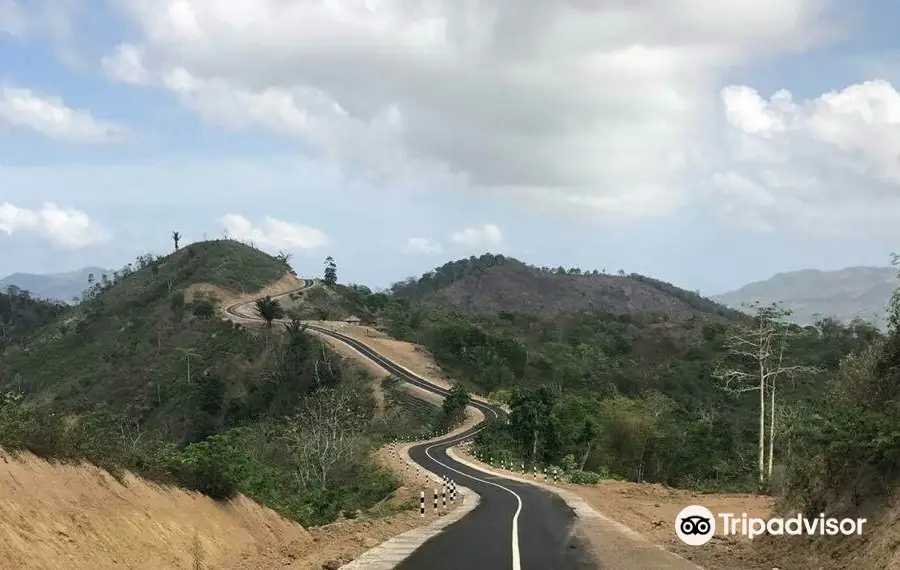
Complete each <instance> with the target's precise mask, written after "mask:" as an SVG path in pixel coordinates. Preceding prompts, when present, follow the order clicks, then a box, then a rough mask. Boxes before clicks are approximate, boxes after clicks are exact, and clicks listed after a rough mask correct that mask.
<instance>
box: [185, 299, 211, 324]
mask: <svg viewBox="0 0 900 570" xmlns="http://www.w3.org/2000/svg"><path fill="white" fill-rule="evenodd" d="M191 313H193V315H194V316H195V317H197V318H198V319H211V318H213V317H214V316H215V314H216V307H215V305H213V303H212V301H210V300H209V299H198V300H197V301H194V303H192V304H191Z"/></svg>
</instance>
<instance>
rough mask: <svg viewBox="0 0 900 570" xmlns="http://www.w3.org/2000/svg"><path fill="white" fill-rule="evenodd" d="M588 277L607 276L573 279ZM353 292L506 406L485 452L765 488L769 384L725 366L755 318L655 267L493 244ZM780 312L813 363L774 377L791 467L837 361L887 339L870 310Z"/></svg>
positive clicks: (638, 475) (782, 454)
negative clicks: (631, 268)
mask: <svg viewBox="0 0 900 570" xmlns="http://www.w3.org/2000/svg"><path fill="white" fill-rule="evenodd" d="M509 268H513V272H512V273H510V271H509ZM498 270H499V271H498ZM579 273H580V275H579ZM511 274H515V275H519V276H524V275H526V274H530V275H531V276H530V277H527V279H530V280H532V281H529V282H541V283H543V282H544V280H546V279H557V280H559V282H558V285H554V287H556V289H554V291H559V290H562V289H565V288H566V287H569V289H568V290H567V291H568V292H567V293H563V295H569V296H570V297H571V298H572V299H575V298H578V299H583V300H580V301H579V302H578V303H574V302H573V303H572V304H568V303H569V301H565V302H560V303H558V304H557V305H556V306H555V307H554V308H553V310H546V307H547V306H546V304H544V305H543V307H544V308H543V309H540V306H541V303H538V302H535V299H536V296H535V295H534V294H533V293H534V291H535V290H536V288H535V287H531V286H528V287H526V286H525V285H522V284H521V282H520V281H516V283H517V285H516V286H515V287H513V286H511V285H510V283H511V277H510V275H511ZM523 279H524V277H523ZM591 279H599V280H601V281H602V282H603V283H604V285H603V286H600V287H597V288H594V289H590V290H585V289H578V283H579V282H580V281H581V280H591ZM495 280H497V281H499V284H497V283H495V282H494V281H495ZM608 283H620V285H617V287H618V289H613V288H610V287H609V286H608V285H607V284H608ZM632 283H639V284H640V285H641V287H647V288H652V290H653V291H654V293H653V295H649V294H646V295H645V294H644V293H641V294H642V295H644V296H643V297H641V300H640V302H637V301H634V300H633V298H631V297H629V296H628V295H627V294H626V295H624V296H623V292H625V293H628V292H634V291H637V290H638V289H636V288H635V286H633V285H631V284H632ZM463 286H464V287H466V288H468V289H467V291H468V293H465V294H462V295H461V294H460V293H459V291H460V288H461V287H463ZM629 287H630V289H629ZM537 288H538V289H539V287H537ZM447 290H452V291H453V292H452V293H450V294H448V293H446V291H447ZM588 291H590V294H588ZM348 293H349V294H351V296H353V298H354V299H355V302H356V304H357V305H358V307H359V313H360V315H361V316H366V317H367V318H368V319H369V320H370V321H371V322H373V323H376V324H378V325H379V326H383V327H384V328H385V329H386V330H387V331H388V332H389V333H390V334H391V335H392V336H394V337H396V338H401V339H405V340H409V341H412V342H418V343H420V344H423V345H424V346H425V347H426V348H427V349H428V350H429V351H431V352H432V353H433V354H434V356H435V357H436V359H437V361H438V362H439V363H440V364H441V366H442V367H444V368H445V369H446V370H447V371H448V372H449V374H450V375H451V376H452V377H454V378H457V379H459V380H460V381H461V382H463V383H465V384H467V385H468V386H470V387H472V388H474V389H476V390H478V391H480V392H484V393H490V394H491V395H492V397H494V398H496V399H499V400H503V401H505V402H507V403H509V404H510V405H511V407H512V409H513V414H512V415H511V421H510V424H509V425H499V424H498V425H495V426H491V427H490V428H489V429H487V430H485V431H484V432H483V436H482V437H481V438H479V442H480V444H479V445H480V451H481V452H482V453H484V454H486V455H490V456H492V457H494V458H495V459H497V460H500V459H505V460H506V461H508V462H511V463H516V464H518V463H527V464H538V465H541V466H544V467H546V466H550V465H557V466H560V465H563V464H566V465H567V466H568V468H569V469H570V470H573V469H574V470H575V471H579V470H583V471H585V472H596V473H605V474H608V475H610V476H616V477H623V478H627V479H631V480H642V481H657V482H663V483H668V484H673V485H679V486H685V487H691V488H701V489H756V488H758V486H759V473H758V470H759V468H758V445H759V443H758V435H759V433H758V426H759V405H758V392H755V393H754V392H748V393H734V391H729V390H727V389H726V388H727V386H725V382H723V380H722V378H719V377H717V370H718V369H719V368H721V367H722V366H725V365H726V364H730V365H731V366H734V367H737V369H749V370H752V365H753V363H752V362H745V361H743V360H745V359H741V358H735V357H734V355H733V354H732V352H733V350H732V349H733V347H734V339H735V335H738V334H741V333H748V331H750V332H752V331H753V327H754V326H755V323H757V322H759V319H753V318H750V317H748V316H746V315H743V314H741V313H738V312H736V311H732V310H729V309H725V308H724V307H722V306H721V305H718V304H716V303H714V302H713V301H710V300H708V299H704V298H702V297H700V296H699V295H697V294H695V293H691V292H688V291H684V290H681V289H678V288H677V287H675V286H673V285H670V284H667V283H664V282H661V281H658V280H655V279H652V278H648V277H644V276H637V275H632V276H625V275H619V276H604V275H602V274H598V275H594V274H593V272H591V274H589V275H584V272H583V271H579V270H577V269H573V270H564V269H562V268H560V269H558V270H555V271H550V270H546V269H543V270H542V269H537V268H532V267H529V266H527V265H525V264H523V263H521V262H519V261H516V260H511V259H509V258H504V257H502V256H492V255H486V256H482V257H481V258H470V259H468V260H460V261H456V262H452V263H448V264H446V265H444V266H442V267H440V268H438V269H436V270H435V271H434V272H432V273H428V274H426V275H424V276H423V277H422V278H421V279H418V280H413V279H409V280H406V281H405V282H403V283H399V284H397V285H395V286H394V287H393V288H392V294H391V295H385V294H383V293H371V292H370V291H368V290H367V289H364V288H360V287H356V288H349V289H348ZM553 294H554V295H555V293H553ZM498 297H499V298H500V299H501V303H500V304H495V300H496V299H497V298H498ZM465 298H469V299H470V300H469V301H466V302H463V303H460V302H458V300H459V299H465ZM498 306H502V307H503V308H501V309H499V310H496V311H493V310H490V308H491V307H493V308H497V307H498ZM566 307H568V308H571V309H572V310H562V309H563V308H566ZM676 308H677V309H676ZM760 309H761V310H763V309H766V308H765V307H761V308H760ZM763 313H765V310H763ZM771 316H772V319H771V320H772V326H773V327H775V328H774V330H775V331H776V333H777V334H778V335H782V336H783V337H784V338H785V339H789V342H787V343H786V348H787V350H786V352H785V354H784V356H783V364H784V366H785V367H786V366H788V363H790V364H791V365H792V366H794V365H796V366H799V367H802V369H803V370H805V371H807V372H808V373H804V374H800V373H797V374H793V375H791V376H790V377H788V375H787V374H785V375H784V377H783V378H782V379H780V380H779V385H778V396H777V413H778V424H777V425H778V430H779V431H778V433H777V437H776V438H775V448H774V453H773V456H774V458H777V459H776V462H777V464H778V466H783V462H784V461H785V460H786V453H787V449H788V447H790V445H792V444H791V441H790V440H789V439H788V430H789V429H794V425H795V424H793V423H792V424H790V425H788V421H789V420H791V418H794V417H795V415H796V414H798V413H799V411H798V410H801V409H807V408H808V407H810V406H813V407H814V406H815V405H817V403H818V402H821V401H822V399H823V398H824V397H825V396H824V394H825V393H826V391H827V389H828V388H827V386H828V384H829V382H830V381H831V380H832V379H833V378H835V377H836V376H837V375H838V374H839V370H840V366H841V362H842V359H844V358H845V357H846V356H847V355H848V354H860V353H863V352H864V351H865V350H867V348H868V347H869V346H871V345H872V344H873V343H875V342H877V341H878V339H879V338H880V336H881V335H880V333H879V332H878V331H877V330H876V329H875V328H874V327H872V326H871V325H869V324H867V323H864V322H855V323H852V324H851V325H842V324H840V323H837V322H834V321H831V320H825V321H822V322H821V323H819V324H818V325H817V326H810V327H805V328H804V327H799V326H796V325H789V324H788V323H786V322H785V321H784V318H783V315H780V314H775V315H771ZM765 320H766V319H764V321H765ZM779 338H780V337H779ZM747 366H750V368H747ZM741 367H743V368H741ZM797 370H798V371H799V370H801V368H798V369H797ZM812 370H815V372H814V373H813V372H811V371H812ZM751 388H752V386H751ZM767 390H768V388H767ZM754 394H755V396H754ZM791 421H792V420H791ZM781 470H783V469H782V467H778V468H776V469H774V471H779V472H780V471H781ZM768 482H769V481H768V477H767V481H766V484H768Z"/></svg>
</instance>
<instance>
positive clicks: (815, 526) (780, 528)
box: [675, 505, 866, 546]
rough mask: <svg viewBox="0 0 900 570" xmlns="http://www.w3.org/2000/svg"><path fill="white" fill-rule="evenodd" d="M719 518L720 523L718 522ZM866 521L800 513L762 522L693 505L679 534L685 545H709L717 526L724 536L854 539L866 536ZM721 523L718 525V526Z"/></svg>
mask: <svg viewBox="0 0 900 570" xmlns="http://www.w3.org/2000/svg"><path fill="white" fill-rule="evenodd" d="M717 519H718V520H717ZM865 522H866V519H850V518H844V519H836V518H827V517H826V516H825V515H824V514H820V515H819V516H818V517H816V518H811V519H809V518H806V517H804V516H803V515H800V514H798V515H797V516H794V517H789V518H771V519H761V518H756V517H748V516H747V513H741V515H740V516H738V515H735V514H733V513H718V515H713V513H712V512H711V511H710V510H709V509H707V508H706V507H703V506H700V505H690V506H688V507H685V508H683V509H682V510H681V512H680V513H678V516H677V517H675V534H676V535H677V536H678V538H680V539H681V541H682V542H684V543H685V544H689V545H691V546H700V545H702V544H706V543H707V542H709V541H710V540H711V539H712V537H713V535H715V534H716V527H717V526H718V527H719V528H720V529H721V532H720V534H721V535H722V536H745V537H747V538H750V539H752V538H755V537H757V536H760V535H763V534H770V535H775V536H782V535H785V534H787V535H792V536H801V535H805V536H814V535H818V536H836V535H839V534H840V535H843V536H851V535H854V534H856V535H860V534H862V530H863V524H864V523H865ZM717 523H718V524H717Z"/></svg>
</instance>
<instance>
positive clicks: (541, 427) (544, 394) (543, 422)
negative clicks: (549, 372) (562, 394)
mask: <svg viewBox="0 0 900 570" xmlns="http://www.w3.org/2000/svg"><path fill="white" fill-rule="evenodd" d="M557 397H558V396H557V395H556V394H554V393H553V392H552V391H551V389H550V388H548V387H546V386H541V387H539V388H536V389H530V390H520V389H517V390H514V391H513V393H512V394H511V396H510V399H509V408H510V414H509V426H510V431H511V433H512V434H513V436H514V437H515V438H516V440H518V441H519V443H520V445H521V446H522V450H523V452H525V454H527V455H528V456H529V458H530V460H531V461H532V462H537V461H538V460H539V459H540V455H539V453H538V451H539V450H540V446H541V445H542V444H543V447H544V448H543V450H542V451H543V455H545V456H546V455H548V454H549V453H550V452H552V449H551V446H552V444H553V443H554V442H555V439H556V433H554V424H553V414H552V412H553V407H554V404H555V403H556V399H557Z"/></svg>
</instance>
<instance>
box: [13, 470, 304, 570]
mask: <svg viewBox="0 0 900 570" xmlns="http://www.w3.org/2000/svg"><path fill="white" fill-rule="evenodd" d="M0 457H2V463H0V505H2V508H0V537H2V538H0V560H2V563H0V566H2V567H3V568H21V569H27V568H34V569H42V570H43V569H47V568H99V569H102V568H134V569H147V570H157V569H161V568H191V567H193V564H194V562H195V560H197V561H199V562H201V563H202V564H203V566H202V567H203V568H230V567H233V565H234V564H236V563H237V562H238V561H240V560H241V559H242V558H245V557H248V556H253V555H255V554H257V553H258V552H260V551H263V550H266V549H268V548H272V547H274V546H276V545H280V544H287V543H299V544H304V545H308V544H310V543H311V542H312V537H311V535H310V534H309V533H308V532H307V531H306V530H304V529H303V528H302V527H301V526H300V525H297V524H295V523H292V522H290V521H288V520H286V519H283V518H281V517H279V516H278V515H277V514H276V513H275V512H274V511H271V510H269V509H267V508H265V507H262V506H260V505H258V504H256V503H254V502H252V501H250V500H249V499H247V498H245V497H243V496H238V497H237V498H236V499H234V500H232V501H230V502H228V503H217V502H215V501H213V500H212V499H210V498H208V497H205V496H203V495H200V494H199V493H193V492H188V491H183V490H180V489H177V488H165V487H160V486H159V485H155V484H153V483H149V482H147V481H145V480H143V479H139V478H137V477H135V476H133V475H126V476H125V478H124V483H125V484H124V485H123V484H122V483H119V482H118V481H116V480H115V479H114V478H113V477H111V476H110V475H109V474H108V473H106V472H105V471H102V470H100V469H98V468H96V467H93V466H90V465H86V464H84V465H60V464H51V463H47V462H45V461H42V460H40V459H37V458H35V457H34V456H31V455H28V454H24V455H22V456H20V457H16V458H12V457H10V456H8V455H6V454H5V453H2V452H0Z"/></svg>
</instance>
